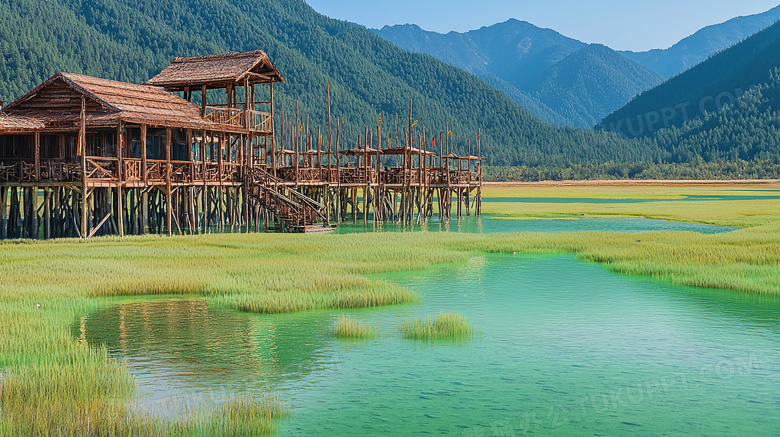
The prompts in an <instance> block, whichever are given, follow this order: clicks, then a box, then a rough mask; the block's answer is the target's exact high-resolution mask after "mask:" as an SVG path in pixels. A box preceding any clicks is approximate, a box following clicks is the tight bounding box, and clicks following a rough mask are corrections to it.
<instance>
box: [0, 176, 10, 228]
mask: <svg viewBox="0 0 780 437" xmlns="http://www.w3.org/2000/svg"><path fill="white" fill-rule="evenodd" d="M7 204H8V187H0V240H5V239H6V238H8V212H7Z"/></svg>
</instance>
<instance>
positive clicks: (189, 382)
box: [86, 255, 780, 436]
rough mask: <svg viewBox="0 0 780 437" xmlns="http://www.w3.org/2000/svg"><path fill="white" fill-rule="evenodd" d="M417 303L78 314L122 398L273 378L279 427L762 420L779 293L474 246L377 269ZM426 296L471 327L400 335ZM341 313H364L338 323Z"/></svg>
mask: <svg viewBox="0 0 780 437" xmlns="http://www.w3.org/2000/svg"><path fill="white" fill-rule="evenodd" d="M385 278H386V279H387V280H392V281H396V282H397V283H399V284H402V285H404V286H406V287H409V288H411V289H413V290H417V291H419V292H420V293H421V296H422V298H421V301H420V303H418V304H412V305H404V306H396V307H384V308H378V309H371V310H353V311H322V312H316V313H307V314H287V315H273V316H267V315H253V314H241V313H235V312H231V311H226V310H222V309H218V308H212V307H209V305H208V304H207V303H206V302H205V301H203V300H200V299H190V300H178V301H175V300H164V299H163V300H151V301H147V302H141V303H128V304H119V305H117V306H114V307H111V308H108V309H106V310H104V311H101V312H99V313H96V314H92V315H90V316H89V317H88V319H87V322H86V337H87V340H88V341H89V342H91V343H95V344H96V343H105V344H106V345H107V347H108V348H109V350H110V352H111V354H112V355H113V356H115V357H117V358H119V359H120V360H123V361H125V362H126V363H127V364H128V366H129V369H130V371H131V372H132V373H133V375H134V376H135V377H136V378H137V380H138V383H139V384H138V385H139V390H138V394H137V398H136V401H135V402H136V404H137V405H138V406H139V408H142V409H149V410H151V411H155V412H157V413H160V412H161V411H163V410H164V409H165V408H166V407H169V406H171V405H175V404H177V403H181V402H183V401H188V402H192V401H198V400H200V399H204V398H209V399H212V400H216V401H218V400H219V399H220V398H222V397H224V396H226V395H229V394H237V393H256V394H262V393H274V394H278V395H280V396H281V398H282V399H283V400H285V401H286V403H287V404H288V405H289V406H290V407H291V413H292V414H291V416H290V417H289V418H288V419H285V420H283V421H282V423H281V427H280V428H281V429H280V433H281V435H333V436H342V435H386V434H394V435H414V434H434V435H439V434H454V435H468V436H471V435H476V436H482V435H486V436H492V435H501V436H507V435H509V436H511V435H522V434H524V433H533V434H535V435H556V436H557V435H623V434H634V435H662V434H664V435H777V434H778V433H779V432H780V414H778V411H780V390H779V389H780V320H778V314H780V301H779V300H777V299H773V298H764V297H758V296H748V295H742V294H736V293H732V292H721V291H713V290H703V289H696V288H688V287H675V286H670V285H667V284H664V283H661V282H657V281H653V280H650V279H641V278H640V279H637V278H629V277H625V276H621V275H618V274H614V273H611V272H608V271H607V270H605V269H604V268H603V267H602V266H599V265H594V264H587V263H584V262H581V261H578V260H576V259H575V258H574V257H573V256H520V255H516V256H511V255H506V256H503V255H495V256H486V257H476V258H473V259H471V260H470V261H469V262H468V263H466V264H461V265H455V266H446V267H441V268H436V269H431V270H427V271H423V272H414V273H406V274H399V275H393V276H390V277H385ZM441 311H445V312H455V313H461V314H463V315H465V316H466V317H467V318H468V319H469V320H470V321H471V322H472V324H473V325H474V326H475V327H476V328H477V329H478V330H479V331H480V335H479V336H478V337H477V338H475V339H472V340H469V341H467V342H465V343H457V344H453V343H449V342H434V343H428V342H414V341H411V340H407V339H404V338H402V336H401V334H400V332H399V327H400V326H401V324H402V323H403V321H405V320H408V319H410V318H414V317H424V316H427V315H436V314H438V313H439V312H441ZM341 314H349V315H353V316H355V317H356V318H358V319H360V320H363V321H366V322H368V323H370V324H371V325H372V326H374V327H377V328H379V329H380V333H379V336H378V337H377V338H376V339H373V340H369V341H344V340H337V339H335V338H333V336H332V335H331V334H330V333H329V329H330V328H331V327H332V326H333V324H334V323H335V320H336V318H337V317H338V316H339V315H341Z"/></svg>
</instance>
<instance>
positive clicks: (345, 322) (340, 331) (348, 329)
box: [333, 316, 376, 339]
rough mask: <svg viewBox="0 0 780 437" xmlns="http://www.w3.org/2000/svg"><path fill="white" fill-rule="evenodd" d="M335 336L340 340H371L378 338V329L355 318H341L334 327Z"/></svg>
mask: <svg viewBox="0 0 780 437" xmlns="http://www.w3.org/2000/svg"><path fill="white" fill-rule="evenodd" d="M333 335H335V336H336V337H338V338H355V339H369V338H374V337H376V329H374V328H373V327H372V326H371V325H369V324H368V323H364V322H361V321H360V320H357V319H355V318H354V317H349V316H340V317H339V318H338V320H337V321H336V325H335V326H334V327H333Z"/></svg>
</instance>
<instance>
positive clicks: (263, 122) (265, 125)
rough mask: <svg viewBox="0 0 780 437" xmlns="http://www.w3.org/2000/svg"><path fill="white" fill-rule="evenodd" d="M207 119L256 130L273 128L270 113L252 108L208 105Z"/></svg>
mask: <svg viewBox="0 0 780 437" xmlns="http://www.w3.org/2000/svg"><path fill="white" fill-rule="evenodd" d="M205 119H206V120H209V121H213V122H214V123H219V124H227V125H230V126H238V127H243V128H245V129H247V130H251V131H256V132H268V133H270V132H272V130H273V119H272V118H271V114H270V113H268V112H261V111H254V110H251V109H248V110H244V109H237V108H225V107H220V106H206V116H205Z"/></svg>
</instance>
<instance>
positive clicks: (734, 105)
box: [598, 23, 780, 161]
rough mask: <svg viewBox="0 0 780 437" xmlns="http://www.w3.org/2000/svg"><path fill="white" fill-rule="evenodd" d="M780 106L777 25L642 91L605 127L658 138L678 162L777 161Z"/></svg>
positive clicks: (779, 31) (779, 26) (779, 34)
mask: <svg viewBox="0 0 780 437" xmlns="http://www.w3.org/2000/svg"><path fill="white" fill-rule="evenodd" d="M779 109H780V23H777V24H774V25H772V26H771V27H769V28H767V29H765V30H763V31H761V32H759V33H757V34H755V35H753V36H751V37H750V38H748V39H746V40H745V41H743V42H741V43H739V44H737V45H735V46H733V47H731V48H729V49H727V50H724V51H723V52H721V53H718V54H717V55H714V56H712V57H711V58H709V59H707V60H706V61H704V62H702V63H700V64H698V65H696V66H695V67H693V68H691V69H689V70H687V71H685V72H684V73H682V74H680V75H678V76H675V77H674V78H672V79H669V80H668V81H666V82H664V83H663V84H662V85H659V86H658V87H656V88H653V89H651V90H649V91H646V92H644V93H642V94H641V95H640V96H638V97H637V98H636V99H634V100H632V101H631V102H630V103H629V104H628V105H626V106H625V107H623V108H621V109H620V110H618V111H615V112H614V113H613V114H611V115H610V116H609V117H607V118H605V119H604V120H603V122H602V123H601V125H600V126H598V128H600V129H605V130H611V131H617V132H620V133H622V134H623V135H625V136H629V137H651V138H654V139H655V140H656V142H657V144H658V145H659V146H660V147H662V148H664V149H666V150H667V151H668V152H669V153H670V154H671V157H672V159H673V160H676V161H688V160H692V159H696V157H702V158H704V159H705V160H715V159H732V158H740V159H753V158H760V159H774V160H776V159H777V156H778V152H780V150H778V148H780V112H778V110H779Z"/></svg>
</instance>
